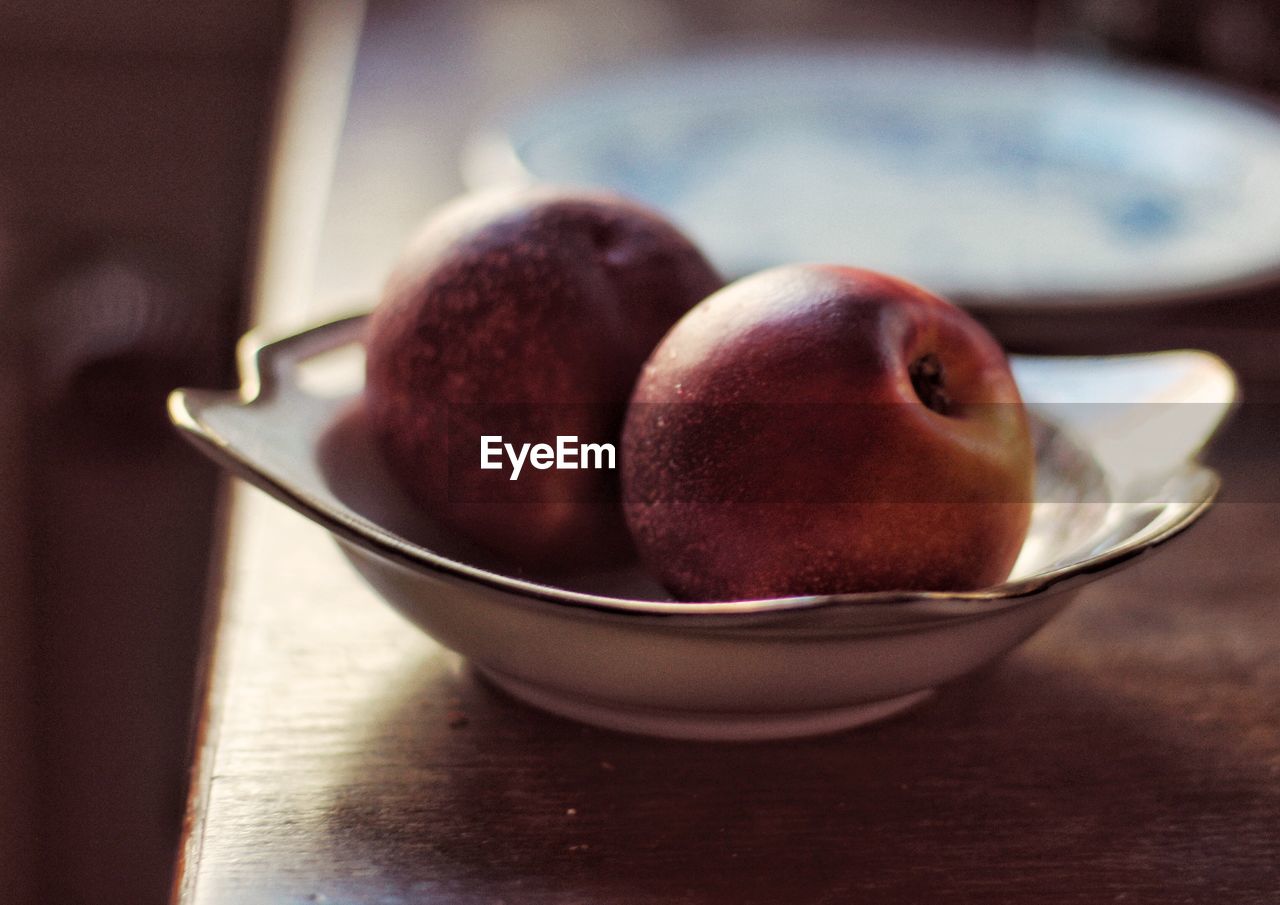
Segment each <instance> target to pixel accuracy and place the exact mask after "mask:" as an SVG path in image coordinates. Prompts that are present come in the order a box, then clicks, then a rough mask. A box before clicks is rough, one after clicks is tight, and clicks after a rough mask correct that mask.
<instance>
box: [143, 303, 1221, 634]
mask: <svg viewBox="0 0 1280 905" xmlns="http://www.w3.org/2000/svg"><path fill="white" fill-rule="evenodd" d="M367 317H368V314H367V312H366V313H359V314H353V315H347V316H344V317H339V318H337V319H334V320H330V321H327V322H324V323H320V324H318V325H316V326H312V327H310V328H307V329H304V330H301V331H299V332H295V333H291V334H288V335H285V336H272V335H271V334H270V332H269V331H265V330H260V329H255V330H251V331H249V332H248V333H246V334H245V335H244V336H243V337H242V338H241V340H240V343H239V345H238V348H237V353H238V355H237V357H238V360H239V369H240V387H239V389H238V390H201V389H191V388H179V389H175V390H173V391H172V392H171V393H170V394H169V398H168V412H169V417H170V420H171V421H172V423H173V425H174V426H175V427H176V428H177V429H178V430H179V432H180V433H181V434H182V435H183V436H184V437H186V438H187V439H188V440H189V441H190V442H192V443H193V444H194V445H195V446H196V447H197V448H198V449H200V450H201V451H202V452H203V453H205V454H206V455H208V456H209V457H210V458H211V459H213V460H214V461H215V462H217V463H218V464H219V465H221V466H222V467H224V468H226V469H227V470H228V471H230V472H231V473H232V474H234V475H236V476H238V477H240V478H243V479H244V480H245V481H247V482H248V483H250V484H251V485H253V486H255V487H257V488H258V489H260V490H262V491H264V492H266V493H267V494H268V495H270V496H272V497H274V498H275V499H277V500H279V501H280V502H282V503H284V504H285V505H287V506H289V507H290V508H292V509H294V510H295V511H297V512H298V513H299V514H301V515H303V516H305V517H307V518H308V519H310V520H311V521H313V522H315V523H317V524H319V525H320V526H322V527H324V528H325V529H327V530H328V531H330V532H331V533H332V534H334V535H335V536H336V537H337V538H338V539H339V540H340V541H345V542H348V543H350V544H353V545H355V546H356V547H359V548H361V549H364V550H366V551H368V552H370V553H372V554H375V555H376V556H379V557H381V558H383V559H387V560H390V561H392V562H393V563H395V564H398V565H400V566H402V567H406V568H408V569H410V570H411V571H419V572H420V571H424V570H425V571H427V572H430V573H432V574H434V575H435V576H437V577H442V578H446V579H451V580H456V581H463V582H467V583H471V584H478V585H482V586H484V587H486V588H489V589H491V590H496V591H500V592H504V593H506V594H509V595H513V596H515V597H518V598H522V599H524V600H526V601H529V602H538V603H545V604H551V605H554V606H556V607H563V608H567V609H569V610H573V611H578V612H580V613H586V612H593V613H596V614H612V615H617V616H628V617H637V616H639V617H660V618H662V619H664V620H672V619H674V620H680V621H684V620H692V621H695V622H704V621H707V620H713V621H714V622H715V623H716V624H721V625H724V624H727V622H726V620H727V617H733V618H734V619H735V620H742V619H743V618H746V619H747V620H753V619H756V618H759V617H766V618H767V617H769V616H773V615H778V614H784V613H787V614H790V613H796V612H813V611H829V610H835V609H841V610H844V609H856V610H867V611H871V610H873V611H874V612H875V613H876V614H877V616H882V617H890V616H892V615H900V616H902V617H904V620H905V622H907V623H917V622H921V621H923V622H927V623H929V624H933V623H936V622H954V621H963V620H967V619H972V618H977V617H979V616H983V615H987V614H989V613H991V612H995V611H999V610H1003V609H1007V608H1009V607H1012V606H1016V605H1017V604H1018V603H1020V602H1021V601H1023V600H1025V599H1026V598H1028V597H1032V596H1036V595H1040V594H1042V593H1044V592H1047V591H1049V590H1050V589H1054V590H1062V589H1064V587H1065V586H1067V585H1074V584H1076V583H1084V582H1087V581H1090V580H1093V579H1095V578H1097V577H1099V576H1100V575H1101V573H1103V572H1104V571H1109V570H1111V569H1113V568H1115V567H1117V566H1119V565H1121V564H1124V563H1128V562H1130V561H1132V560H1133V559H1134V558H1136V557H1137V556H1139V555H1141V554H1142V553H1145V552H1146V551H1148V550H1151V549H1153V548H1155V547H1157V546H1160V545H1161V544H1164V543H1165V542H1167V541H1169V540H1171V539H1172V538H1173V537H1175V536H1177V535H1178V534H1180V533H1181V532H1182V531H1184V530H1185V529H1186V528H1188V527H1189V526H1190V525H1191V524H1192V523H1193V522H1195V521H1196V520H1197V519H1198V518H1199V517H1200V516H1201V515H1202V514H1203V513H1204V512H1205V511H1206V510H1207V509H1208V508H1209V506H1210V505H1211V504H1212V503H1213V501H1214V499H1215V498H1216V496H1217V493H1218V490H1219V487H1220V484H1221V480H1220V478H1219V476H1218V474H1217V473H1216V472H1215V471H1213V470H1212V469H1210V468H1208V467H1206V466H1204V465H1202V464H1200V463H1199V462H1198V461H1196V460H1195V459H1194V458H1192V459H1189V460H1188V461H1187V462H1186V463H1185V464H1184V468H1185V469H1190V470H1192V471H1194V472H1195V473H1196V475H1197V477H1199V478H1200V479H1201V480H1202V481H1203V484H1204V486H1203V493H1202V495H1201V496H1200V497H1199V498H1198V499H1195V500H1189V501H1182V502H1165V503H1158V504H1157V503H1153V504H1152V505H1158V506H1161V507H1163V510H1162V511H1163V512H1166V513H1170V515H1169V517H1168V518H1167V519H1165V520H1164V523H1162V524H1161V523H1160V522H1161V519H1160V518H1159V517H1157V518H1156V519H1153V520H1152V523H1153V524H1159V527H1158V528H1156V529H1155V530H1150V528H1148V529H1146V530H1143V531H1139V532H1138V533H1136V534H1135V535H1133V536H1130V537H1128V538H1126V539H1125V540H1124V541H1123V542H1121V543H1119V544H1117V545H1115V546H1114V547H1111V548H1108V549H1106V550H1104V551H1103V552H1101V553H1098V554H1096V555H1094V556H1091V557H1088V558H1086V559H1084V560H1082V561H1079V562H1076V563H1072V564H1069V565H1065V566H1060V567H1058V568H1055V569H1050V570H1047V571H1044V572H1039V573H1036V574H1034V575H1030V576H1027V577H1025V578H1021V579H1018V580H1016V581H1011V582H1010V581H1006V582H1004V583H1001V584H999V585H995V586H992V587H989V588H984V589H980V590H975V591H874V592H853V593H842V594H814V595H803V596H795V597H776V598H762V599H754V600H732V601H714V602H683V601H661V600H644V599H633V598H625V597H611V596H607V595H603V594H594V593H589V592H584V591H574V590H569V589H566V588H559V587H555V586H553V585H548V584H542V583H539V582H536V581H531V580H528V579H524V578H518V577H514V576H510V575H503V574H500V573H497V572H493V571H490V570H487V569H484V568H480V567H478V566H472V565H469V564H467V563H463V562H460V561H458V560H454V559H450V558H448V557H446V556H443V555H441V554H438V553H435V552H433V551H431V550H429V549H427V548H425V547H422V546H419V545H418V544H415V543H413V542H411V541H409V540H407V539H405V538H403V537H400V536H399V535H397V534H395V533H394V532H392V531H390V530H388V529H386V528H383V527H382V526H380V525H378V524H376V523H375V522H373V521H372V520H370V519H368V518H365V517H364V516H362V515H360V514H359V513H356V512H354V511H351V510H348V511H342V510H341V509H337V508H335V507H334V506H333V505H331V504H330V503H328V502H326V501H325V500H323V499H320V498H319V497H316V496H315V495H313V494H312V493H309V492H307V491H306V490H305V489H303V488H301V487H297V486H294V485H292V484H290V483H288V482H286V481H284V480H281V479H279V478H277V477H275V476H273V475H271V474H268V473H267V472H266V471H264V470H263V469H262V468H261V467H259V465H258V463H257V462H256V461H255V460H254V458H253V457H252V456H251V455H249V454H248V453H247V452H246V451H245V450H243V449H242V448H240V447H239V446H238V445H236V444H235V443H234V442H232V441H230V440H229V439H227V438H226V437H223V436H222V435H221V434H219V433H218V431H217V430H215V429H214V428H213V427H212V426H211V425H210V423H209V422H208V421H207V420H206V418H205V417H204V414H205V412H206V411H208V410H210V409H213V408H219V407H225V406H228V405H231V406H235V407H239V408H252V407H259V406H263V405H265V404H267V403H269V402H270V401H272V400H273V398H275V397H276V396H278V395H280V394H281V390H282V388H285V389H296V390H297V391H298V392H303V391H302V390H301V389H300V388H298V387H297V384H296V383H294V382H293V381H292V380H291V379H290V378H291V372H290V368H289V365H290V364H291V363H293V362H300V361H305V360H307V359H309V358H312V357H315V356H317V355H319V354H321V353H323V352H327V351H332V350H336V349H338V348H341V347H343V346H346V345H349V344H351V343H353V342H359V341H360V337H361V334H362V332H363V325H364V322H365V320H366V319H367ZM1155 354H1160V353H1155ZM876 621H877V623H878V624H883V625H886V626H887V625H891V624H892V623H893V622H894V620H893V619H891V618H883V619H877V620H876ZM897 627H900V626H897Z"/></svg>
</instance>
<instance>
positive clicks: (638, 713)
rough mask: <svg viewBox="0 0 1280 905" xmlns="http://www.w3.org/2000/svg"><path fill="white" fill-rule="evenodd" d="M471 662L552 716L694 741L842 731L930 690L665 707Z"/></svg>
mask: <svg viewBox="0 0 1280 905" xmlns="http://www.w3.org/2000/svg"><path fill="white" fill-rule="evenodd" d="M472 665H473V666H474V668H475V669H476V671H477V672H479V673H480V674H481V675H482V676H484V677H485V678H486V679H488V680H489V681H490V682H492V683H493V684H494V685H496V686H498V688H500V689H502V690H503V691H505V692H506V693H507V694H509V695H511V696H512V697H513V698H516V699H517V700H519V701H523V702H524V703H526V704H529V705H531V706H533V707H537V708H538V709H540V710H546V711H549V712H550V713H554V714H556V715H557V716H563V717H567V718H568V719H571V720H577V721H578V722H580V723H587V724H589V725H592V726H599V727H600V728H602V729H612V730H615V731H617V732H629V733H633V734H636V735H653V736H658V737H660V738H675V739H687V740H693V741H715V742H750V741H765V740H769V739H784V738H800V737H803V736H809V735H826V734H828V733H832V732H842V731H844V730H846V729H853V728H855V727H857V726H865V725H867V724H868V723H875V722H879V721H880V720H884V719H888V718H889V717H891V716H896V715H897V714H899V713H902V712H904V711H906V710H908V709H910V708H912V707H914V706H916V705H917V704H920V703H923V702H924V701H926V700H928V699H929V698H931V697H933V694H934V691H933V689H932V688H926V689H923V690H921V691H913V692H911V693H910V694H904V695H901V696H900V697H895V698H886V699H885V700H882V701H869V702H867V703H863V704H854V705H850V706H846V707H831V708H827V709H823V710H800V711H795V712H791V713H749V712H748V713H743V712H735V711H701V710H674V709H671V710H667V709H661V708H656V707H655V708H650V707H643V708H641V707H627V706H614V705H610V704H601V703H599V702H597V701H591V700H587V699H584V698H579V697H573V696H571V695H566V694H563V693H561V692H558V691H553V690H551V689H548V688H546V687H543V686H541V685H534V684H530V683H529V682H526V681H524V680H523V679H517V678H515V677H513V676H510V675H507V674H505V673H501V672H497V671H496V670H493V669H490V668H488V667H485V666H480V665H479V664H475V663H473V664H472Z"/></svg>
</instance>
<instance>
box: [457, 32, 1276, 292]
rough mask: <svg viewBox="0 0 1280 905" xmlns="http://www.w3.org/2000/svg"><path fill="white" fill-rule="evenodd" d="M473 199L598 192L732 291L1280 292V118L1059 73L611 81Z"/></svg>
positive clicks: (494, 141)
mask: <svg viewBox="0 0 1280 905" xmlns="http://www.w3.org/2000/svg"><path fill="white" fill-rule="evenodd" d="M465 168H466V171H467V175H468V179H469V181H470V182H471V183H472V184H473V185H477V186H478V185H488V184H492V183H495V182H506V181H510V180H515V179H530V178H534V179H538V180H544V181H551V182H559V183H572V184H592V185H603V186H609V187H612V188H615V189H618V190H620V191H622V192H624V193H627V194H630V195H632V196H635V197H637V198H639V199H642V200H644V201H647V202H649V203H651V204H653V205H655V206H656V207H658V208H660V209H662V210H663V211H665V212H666V213H667V214H669V215H670V216H672V217H673V218H674V219H675V220H676V221H677V222H679V223H680V224H681V225H683V226H684V227H685V228H686V229H687V230H688V231H689V232H690V233H691V234H692V236H693V237H694V238H695V239H696V240H697V241H699V242H700V243H701V244H702V245H703V246H704V248H705V249H706V250H707V251H708V253H709V255H710V256H711V258H712V259H713V260H714V261H715V262H716V263H717V265H718V266H720V268H721V269H722V270H723V271H724V272H725V273H726V274H727V275H730V276H738V275H742V274H745V273H748V272H751V271H754V270H757V269H760V268H762V267H765V266H769V265H773V264H778V263H782V262H788V261H814V260H822V261H832V262H841V263H850V264H857V265H861V266H866V267H872V268H876V269H881V270H886V271H889V272H892V273H896V274H900V275H902V276H905V277H908V278H911V279H913V280H915V281H917V282H920V283H923V284H925V285H927V286H930V287H931V288H933V289H935V290H938V291H940V292H943V293H946V294H948V295H951V296H953V297H956V298H960V299H969V300H972V301H979V302H982V303H985V304H989V305H1003V306H1006V307H1007V306H1018V307H1021V306H1023V305H1031V306H1050V305H1055V304H1056V305H1061V304H1064V303H1069V304H1072V305H1093V304H1099V303H1105V302H1109V301H1114V300H1117V299H1121V300H1123V301H1126V302H1144V301H1167V300H1171V299H1186V298H1196V297H1202V296H1203V297H1208V296H1213V295H1217V294H1219V293H1221V292H1223V291H1225V290H1236V289H1239V288H1241V287H1242V286H1245V285H1252V284H1256V283H1263V282H1270V281H1273V280H1276V279H1277V277H1278V276H1280V119H1278V118H1277V117H1276V116H1274V115H1273V114H1272V113H1271V112H1270V111H1269V110H1267V109H1265V108H1263V107H1262V106H1260V105H1258V104H1254V103H1251V102H1248V101H1246V100H1243V99H1240V98H1237V97H1235V96H1233V95H1230V94H1228V93H1227V92H1225V91H1222V90H1218V89H1215V88H1212V87H1210V86H1208V85H1206V84H1203V83H1201V82H1198V81H1194V80H1190V79H1187V78H1183V77H1175V76H1172V75H1169V74H1160V73H1153V72H1151V71H1145V70H1135V69H1132V68H1121V67H1116V66H1104V65H1100V64H1094V63H1087V62H1082V61H1072V60H1068V59H1064V58H1061V57H1035V56H1017V55H1005V54H979V53H940V52H938V51H932V50H930V51H925V50H902V49H896V50H885V49H878V50H870V49H867V48H859V47H827V48H825V49H822V50H818V51H813V50H810V51H803V52H786V53H783V52H770V53H761V52H755V53H750V54H743V53H734V54H723V55H718V56H704V57H698V58H692V59H684V60H676V61H666V62H662V63H651V64H649V65H648V66H646V67H641V68H633V69H628V70H617V71H612V72H610V73H607V74H605V75H604V76H602V77H599V78H596V79H594V80H592V81H590V82H585V83H583V84H581V85H579V86H578V87H576V88H569V89H566V90H564V91H562V92H561V93H559V94H557V95H555V96H552V97H547V98H545V99H544V100H542V101H541V102H539V103H536V104H534V105H532V106H529V107H526V108H525V109H523V110H522V111H520V112H518V113H516V114H513V115H511V116H510V117H508V118H507V119H506V120H505V121H502V122H500V123H498V124H496V125H495V126H493V127H491V128H489V129H487V130H485V131H484V132H483V133H482V134H480V135H479V136H478V137H477V138H476V140H475V142H474V143H473V145H472V148H471V151H470V153H469V154H468V157H467V160H466V167H465Z"/></svg>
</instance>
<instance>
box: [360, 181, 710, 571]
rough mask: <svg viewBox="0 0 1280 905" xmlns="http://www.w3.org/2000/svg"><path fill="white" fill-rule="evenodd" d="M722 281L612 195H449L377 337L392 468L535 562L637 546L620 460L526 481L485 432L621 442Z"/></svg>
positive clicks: (510, 437)
mask: <svg viewBox="0 0 1280 905" xmlns="http://www.w3.org/2000/svg"><path fill="white" fill-rule="evenodd" d="M721 285H722V281H721V280H720V278H719V277H718V276H717V275H716V273H715V272H714V271H713V269H712V268H711V266H710V265H709V264H708V263H707V261H706V260H705V258H704V257H703V256H702V254H701V253H700V252H699V251H698V250H697V249H696V248H695V247H694V246H693V245H692V244H691V243H690V242H689V241H688V240H687V239H686V238H685V237H684V236H683V235H681V234H680V232H679V231H678V230H677V229H676V228H675V227H674V226H672V225H671V224H670V223H668V222H667V221H666V220H664V219H663V218H662V217H660V216H658V215H657V214H656V213H654V212H652V211H650V210H648V209H646V208H643V207H641V206H639V205H637V204H634V203H632V202H630V201H626V200H624V199H622V198H619V197H617V196H614V195H611V194H606V193H597V192H578V191H574V192H569V191H563V190H557V189H552V188H538V189H528V190H519V191H500V192H497V193H488V194H483V195H479V196H472V197H468V198H464V199H462V200H461V201H458V202H454V203H452V204H450V205H448V206H446V207H445V208H443V209H442V210H441V211H440V212H439V213H437V214H436V215H435V216H434V217H432V218H431V219H430V220H429V221H428V222H427V224H426V225H425V227H424V228H423V229H422V231H421V232H420V233H419V234H418V236H417V238H416V239H415V240H414V241H413V242H412V243H411V245H410V247H409V249H408V250H407V252H406V253H405V255H404V256H403V258H402V259H401V261H400V263H399V265H398V266H397V267H396V268H395V271H394V272H393V274H392V276H391V278H390V280H389V281H388V283H387V286H386V289H385V292H384V296H383V299H382V302H381V304H380V305H379V307H378V309H377V310H376V311H375V312H374V314H373V317H372V319H371V322H370V325H369V329H368V334H367V338H366V347H367V356H368V357H367V361H368V363H367V368H366V376H367V380H366V392H365V404H366V409H367V414H368V421H369V423H370V425H371V427H372V430H373V432H374V434H375V437H376V440H377V442H378V443H379V445H380V446H381V448H382V450H383V452H384V454H385V456H386V459H387V461H388V463H389V465H390V467H391V471H392V472H393V473H394V474H395V475H396V476H397V477H398V479H399V480H400V482H401V483H402V484H403V485H404V487H405V488H406V489H407V490H408V491H409V493H410V494H411V496H412V497H413V498H414V499H415V501H416V502H417V503H418V504H419V505H420V506H421V507H422V508H423V509H424V510H426V512H427V513H428V514H429V515H430V516H432V517H433V518H435V519H436V520H437V521H439V522H440V523H442V524H444V525H446V526H448V527H450V528H452V529H454V530H457V531H459V532H460V533H462V534H463V535H465V536H466V537H468V538H469V539H471V540H473V541H476V542H478V543H480V544H481V545H483V546H485V547H488V548H489V549H491V550H493V551H494V552H496V553H499V554H501V555H502V556H505V557H506V558H507V559H508V560H509V561H510V562H511V563H512V564H513V565H515V566H517V567H518V566H522V565H523V566H535V565H537V566H552V567H554V566H556V565H565V564H570V563H572V564H589V563H591V562H593V561H605V560H608V559H610V558H611V557H612V556H613V555H615V554H616V553H617V551H618V549H619V541H621V542H622V543H623V544H625V543H626V529H625V525H624V524H623V520H622V515H621V509H620V506H619V502H618V488H617V472H616V471H611V470H608V469H583V468H578V469H573V470H569V469H566V468H543V467H542V463H541V462H539V463H538V465H537V466H536V467H525V468H523V469H522V472H521V473H520V474H519V476H518V480H511V478H512V475H513V470H512V469H511V468H509V467H507V468H498V469H496V470H485V469H482V468H481V467H480V465H481V461H482V452H483V450H482V442H483V441H482V438H484V437H501V438H502V439H501V441H499V445H498V447H497V448H498V449H499V453H501V449H502V447H501V445H500V444H501V443H511V444H513V446H514V447H515V448H517V449H518V448H519V447H520V446H521V445H522V444H525V443H528V444H539V443H546V444H551V445H554V444H556V442H557V438H559V437H566V438H576V442H578V443H596V444H602V443H613V444H617V443H618V435H619V432H620V429H621V425H622V418H623V415H624V412H625V407H626V403H627V398H628V396H629V395H630V392H631V388H632V385H633V384H634V382H635V378H636V375H637V374H638V373H639V370H640V367H641V365H642V364H643V363H644V360H645V358H646V357H647V356H648V354H649V352H650V351H651V350H652V348H653V346H654V345H655V344H656V343H657V342H658V340H659V339H660V338H661V337H662V335H663V334H664V333H665V332H666V331H667V329H668V328H669V327H670V326H671V325H672V324H673V323H675V321H676V320H677V319H678V318H679V317H680V316H681V315H682V314H684V313H685V312H686V311H687V310H688V309H689V308H690V307H691V306H693V305H694V304H695V303H696V302H698V301H699V300H700V299H702V298H703V297H704V296H706V295H707V294H709V293H710V292H712V291H714V290H715V289H717V288H719V287H720V286H721ZM490 444H491V445H492V441H490ZM526 449H527V447H526ZM493 461H496V462H503V461H504V460H503V458H502V457H501V454H499V456H497V457H494V459H493ZM622 549H626V547H623V548H622Z"/></svg>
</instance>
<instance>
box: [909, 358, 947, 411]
mask: <svg viewBox="0 0 1280 905" xmlns="http://www.w3.org/2000/svg"><path fill="white" fill-rule="evenodd" d="M907 373H908V374H909V375H910V376H911V387H912V389H914V390H915V391H916V395H917V396H919V397H920V401H921V402H923V403H924V404H925V406H927V407H928V408H930V409H932V410H933V411H935V412H937V413H938V414H939V415H947V414H950V412H951V397H950V396H949V395H947V389H946V381H945V380H944V378H943V373H942V362H940V361H938V356H936V355H934V354H933V353H932V352H929V353H927V354H925V355H922V356H920V357H919V358H917V359H916V360H915V361H913V362H912V363H911V364H910V366H909V367H908V368H907Z"/></svg>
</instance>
